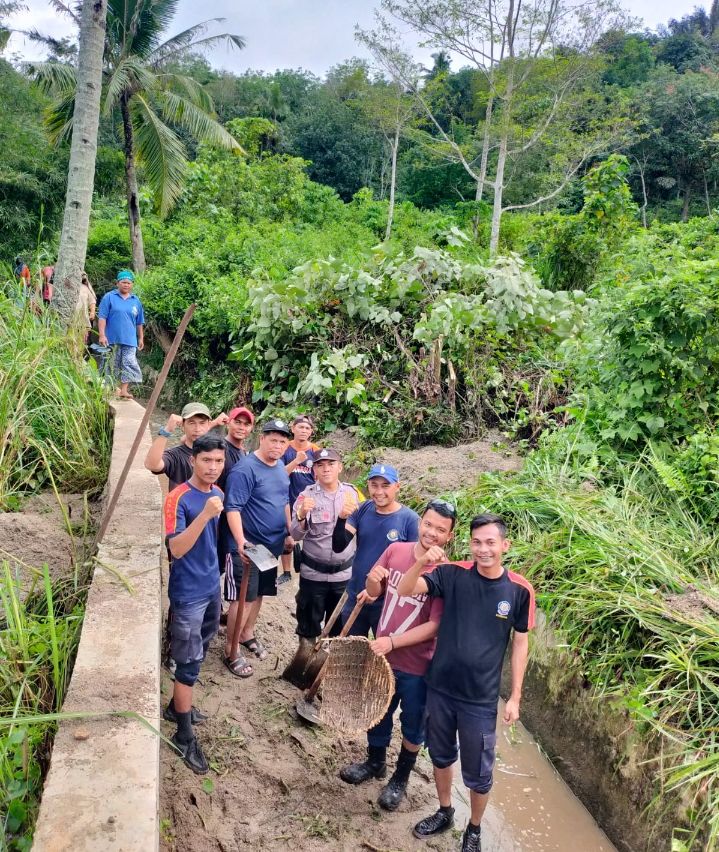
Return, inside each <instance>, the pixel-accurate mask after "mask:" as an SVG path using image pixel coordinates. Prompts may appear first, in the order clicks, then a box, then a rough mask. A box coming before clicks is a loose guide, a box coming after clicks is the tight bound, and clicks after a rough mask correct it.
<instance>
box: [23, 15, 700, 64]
mask: <svg viewBox="0 0 719 852" xmlns="http://www.w3.org/2000/svg"><path fill="white" fill-rule="evenodd" d="M23 2H24V4H25V6H26V7H27V11H25V12H22V13H19V14H17V15H15V16H13V17H11V18H9V19H8V22H9V24H10V25H11V26H12V27H13V28H17V29H19V30H22V29H32V28H34V29H37V30H39V31H40V32H43V33H47V34H49V35H52V36H54V37H58V38H59V37H62V36H66V35H72V34H73V25H72V23H71V22H68V20H67V19H66V18H64V17H62V16H61V15H59V14H58V13H57V12H55V11H54V10H53V9H52V7H51V6H50V4H49V3H48V2H47V0H23ZM378 5H379V3H378V2H375V0H261V2H256V0H255V2H246V1H245V2H238V0H206V2H203V3H198V0H180V3H179V7H178V13H177V16H176V18H175V24H174V26H173V27H172V29H171V31H170V32H169V33H168V35H172V34H174V33H175V32H179V31H180V30H182V29H185V28H186V27H188V26H191V25H192V24H196V23H198V21H200V20H202V19H203V17H204V16H205V15H207V16H212V17H213V18H214V17H218V18H220V17H222V18H225V21H224V22H223V23H221V24H216V25H214V26H213V28H212V30H211V32H212V33H221V32H231V33H235V34H238V35H241V36H244V37H245V38H246V40H247V46H246V47H245V49H244V50H227V49H224V48H218V47H213V48H212V50H211V52H210V53H208V55H207V58H208V59H209V61H210V63H211V64H212V65H213V66H214V67H215V68H225V69H227V70H230V71H234V72H235V73H242V72H243V71H246V70H247V69H250V68H251V69H254V70H262V71H274V70H275V69H277V68H303V69H305V70H307V71H311V72H313V73H314V74H316V75H317V76H319V77H321V76H323V74H324V73H325V72H326V71H327V70H328V69H329V68H331V67H332V66H333V65H336V64H337V63H339V62H342V61H343V60H345V59H349V58H350V57H352V56H365V57H366V56H367V53H366V51H365V50H364V49H363V48H361V47H360V45H358V44H357V42H356V41H355V38H354V27H355V24H359V25H360V26H361V27H364V28H369V27H371V26H372V21H373V10H374V8H376V7H377V6H378ZM623 5H624V7H625V8H626V9H627V10H628V12H629V13H630V14H631V15H633V16H635V17H637V18H640V19H642V21H643V22H644V25H646V26H647V27H649V28H650V29H654V28H656V26H657V25H658V24H661V23H666V22H667V21H668V20H669V19H670V18H680V17H682V16H683V15H685V14H688V13H689V12H691V11H692V9H693V8H694V7H695V6H697V5H702V3H701V2H697V0H624V3H623ZM705 5H706V6H707V8H708V6H709V5H710V0H706V3H705ZM198 7H199V8H198ZM411 43H412V40H411V38H409V37H408V44H411ZM415 45H416V42H415ZM431 52H432V51H431V50H421V49H418V48H416V47H415V49H414V50H413V53H414V55H415V57H416V58H417V59H418V60H419V61H421V62H424V63H425V64H431V60H430V58H429V54H430V53H431ZM6 55H11V56H13V57H15V58H18V59H27V60H31V59H34V60H37V59H41V58H43V53H42V51H41V50H40V48H39V46H38V45H37V44H34V43H33V42H31V41H29V40H28V39H27V38H25V37H23V36H22V35H20V34H14V35H13V36H12V38H11V40H10V44H9V46H8V48H7V49H6ZM455 67H459V63H455Z"/></svg>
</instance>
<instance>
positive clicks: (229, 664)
mask: <svg viewBox="0 0 719 852" xmlns="http://www.w3.org/2000/svg"><path fill="white" fill-rule="evenodd" d="M222 662H223V663H224V665H225V668H226V669H227V670H228V671H229V673H230V674H233V675H234V676H235V677H252V675H253V674H254V673H255V670H254V669H253V668H252V666H251V665H250V663H248V662H247V660H246V659H245V658H244V657H237V658H236V659H234V660H231V659H230V658H229V657H224V656H223V658H222Z"/></svg>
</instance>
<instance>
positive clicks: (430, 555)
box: [421, 544, 447, 565]
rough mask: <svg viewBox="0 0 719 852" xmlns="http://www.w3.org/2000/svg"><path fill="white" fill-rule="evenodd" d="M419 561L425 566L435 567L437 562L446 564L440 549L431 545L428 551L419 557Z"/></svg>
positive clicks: (445, 558)
mask: <svg viewBox="0 0 719 852" xmlns="http://www.w3.org/2000/svg"><path fill="white" fill-rule="evenodd" d="M421 561H422V562H423V563H424V564H425V565H435V564H436V563H437V562H446V561H447V557H446V556H445V555H444V551H443V550H442V548H441V547H437V545H436V544H435V545H433V546H432V547H430V549H429V550H428V551H427V552H426V553H425V554H424V556H422V557H421Z"/></svg>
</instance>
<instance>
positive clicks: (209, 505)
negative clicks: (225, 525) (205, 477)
mask: <svg viewBox="0 0 719 852" xmlns="http://www.w3.org/2000/svg"><path fill="white" fill-rule="evenodd" d="M224 508H225V507H224V505H223V503H222V499H221V498H220V497H210V498H209V500H208V501H207V502H206V503H205V508H204V509H203V510H202V512H203V514H204V515H205V516H206V517H207V518H208V520H212V519H213V518H217V517H219V516H220V515H221V514H222V510H223V509H224Z"/></svg>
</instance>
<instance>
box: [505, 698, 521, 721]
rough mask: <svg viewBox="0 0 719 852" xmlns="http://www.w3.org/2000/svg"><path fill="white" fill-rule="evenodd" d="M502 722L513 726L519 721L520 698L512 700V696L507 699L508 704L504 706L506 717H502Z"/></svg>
mask: <svg viewBox="0 0 719 852" xmlns="http://www.w3.org/2000/svg"><path fill="white" fill-rule="evenodd" d="M502 721H503V722H504V724H505V725H513V724H514V723H515V722H518V721H519V699H518V698H512V697H511V696H510V697H509V698H508V699H507V703H506V704H505V705H504V716H502Z"/></svg>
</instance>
